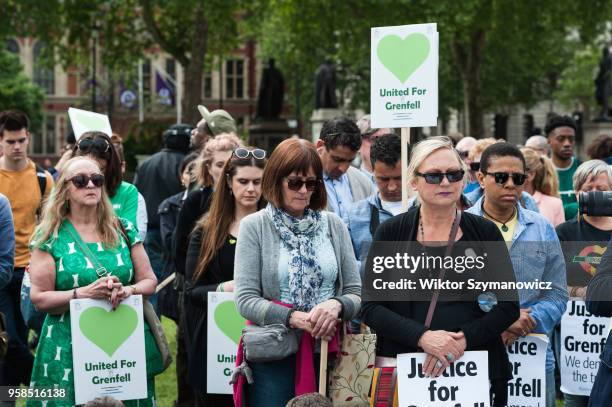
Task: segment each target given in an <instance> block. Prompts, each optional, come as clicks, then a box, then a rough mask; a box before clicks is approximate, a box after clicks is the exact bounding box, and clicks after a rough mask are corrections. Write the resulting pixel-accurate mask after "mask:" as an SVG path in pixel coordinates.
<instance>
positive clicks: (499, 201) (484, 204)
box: [468, 142, 568, 407]
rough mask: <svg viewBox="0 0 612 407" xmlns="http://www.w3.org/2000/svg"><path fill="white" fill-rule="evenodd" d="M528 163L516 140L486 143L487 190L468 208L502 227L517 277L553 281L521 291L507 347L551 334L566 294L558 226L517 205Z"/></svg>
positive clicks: (551, 384)
mask: <svg viewBox="0 0 612 407" xmlns="http://www.w3.org/2000/svg"><path fill="white" fill-rule="evenodd" d="M534 154H535V153H534ZM538 162H539V160H538ZM528 168H529V167H528V165H527V164H526V162H525V158H524V157H523V154H522V153H521V150H519V149H518V147H516V146H515V145H513V144H510V143H505V142H503V143H496V144H493V145H491V146H489V147H487V148H486V149H485V150H484V151H483V153H482V158H481V160H480V172H479V173H478V181H479V182H480V185H481V187H482V189H483V191H484V194H483V196H482V197H481V198H480V199H479V200H478V201H477V202H476V203H475V204H474V205H473V206H472V207H471V208H470V209H469V210H468V212H470V213H473V214H474V215H478V216H484V217H485V218H487V219H489V220H491V221H493V222H494V223H495V225H496V226H497V227H498V228H499V230H500V232H501V234H502V236H503V237H504V240H505V241H506V242H507V243H508V245H509V252H510V257H511V259H512V265H513V268H514V274H515V275H516V280H517V281H519V282H533V281H541V282H544V283H546V284H549V285H550V287H548V288H546V289H537V288H536V289H529V290H520V291H519V299H520V304H521V311H520V317H519V318H518V319H517V320H516V321H515V322H514V323H513V324H512V325H511V326H509V327H508V328H507V329H506V330H505V331H504V333H503V334H502V339H503V341H504V343H505V344H506V346H509V345H511V344H512V343H513V342H514V341H516V340H517V339H519V338H521V337H524V336H526V335H528V334H530V333H532V332H533V333H536V334H543V335H547V336H549V337H550V336H551V335H552V332H553V329H554V327H555V325H557V324H558V323H559V321H560V320H561V316H562V315H563V313H564V312H565V308H566V306H567V299H568V295H567V290H566V278H565V260H564V259H563V252H562V251H561V245H560V244H559V239H558V238H557V235H556V234H555V229H554V228H553V226H552V224H551V223H550V222H549V221H548V220H547V219H546V218H545V217H544V216H542V215H541V214H539V213H536V212H533V211H530V210H528V209H524V208H523V207H522V206H521V205H519V197H520V196H521V192H522V191H523V188H524V187H525V185H526V183H527V180H528V179H529V175H528ZM561 213H563V208H561ZM551 345H552V340H550V341H549V342H548V349H547V354H546V393H545V394H546V406H548V407H554V406H555V373H554V369H555V357H554V355H553V351H552V346H551Z"/></svg>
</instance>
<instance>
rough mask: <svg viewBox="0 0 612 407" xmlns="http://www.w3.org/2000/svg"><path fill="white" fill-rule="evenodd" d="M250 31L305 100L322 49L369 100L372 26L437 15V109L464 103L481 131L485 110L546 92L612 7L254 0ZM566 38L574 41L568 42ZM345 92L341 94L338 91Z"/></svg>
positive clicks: (556, 1) (567, 1)
mask: <svg viewBox="0 0 612 407" xmlns="http://www.w3.org/2000/svg"><path fill="white" fill-rule="evenodd" d="M251 13H252V15H253V16H256V17H257V18H253V19H252V20H251V21H252V22H253V24H252V26H251V32H252V33H253V35H255V36H256V38H257V39H258V40H259V42H260V43H261V52H262V56H264V57H268V56H275V57H276V58H277V59H278V61H279V64H278V65H279V67H280V68H281V69H283V70H284V71H285V72H287V73H289V74H290V75H291V78H288V83H289V84H290V87H291V89H290V93H291V94H292V95H294V96H293V97H295V94H296V93H297V92H299V93H300V95H301V98H300V99H301V103H302V105H303V106H305V107H306V108H305V109H304V112H303V118H306V116H307V114H309V111H310V109H311V108H312V99H313V98H312V93H313V73H314V70H315V69H316V67H317V66H318V65H319V64H320V63H321V62H322V61H323V60H324V58H325V57H330V58H332V59H333V60H334V61H335V62H336V63H337V64H338V66H339V69H340V73H341V75H342V80H341V86H340V88H341V89H343V88H344V89H351V90H352V94H351V99H350V105H348V106H345V107H347V108H351V107H361V108H364V109H365V110H366V111H367V110H369V84H370V72H369V64H370V61H369V58H370V28H371V27H376V26H392V25H404V24H416V23H425V22H436V23H437V24H438V31H439V33H440V68H439V99H440V103H439V106H440V115H441V116H442V117H444V116H445V115H446V113H447V112H448V109H450V108H455V109H458V110H460V111H463V112H464V116H465V117H466V119H467V122H468V123H469V132H470V133H471V135H474V136H483V135H485V134H486V130H485V128H484V125H483V122H482V117H483V113H484V112H486V111H496V110H497V111H500V110H501V111H503V110H505V109H509V107H511V106H514V105H517V104H519V105H523V106H525V107H527V108H528V107H530V106H532V105H533V104H535V103H536V102H537V101H539V100H542V99H550V98H552V97H553V94H554V92H555V90H556V89H557V86H558V84H559V78H560V77H561V75H562V73H563V71H564V70H565V69H566V68H567V66H568V65H569V64H568V63H569V62H570V61H571V60H572V59H573V58H574V52H575V51H576V47H575V46H568V38H570V37H572V36H574V37H576V38H577V42H578V43H579V44H583V45H584V43H585V42H588V41H590V39H592V38H593V37H594V36H597V35H598V34H599V33H601V32H602V30H604V27H605V24H606V22H607V21H609V20H610V19H611V17H612V3H611V2H609V1H605V0H593V1H586V0H542V1H539V2H532V1H528V0H517V1H508V0H463V1H454V0H439V1H435V2H432V1H428V0H395V1H392V0H347V1H343V2H333V1H330V0H310V1H308V2H303V1H300V0H267V1H266V0H258V1H256V2H254V3H253V5H252V7H251ZM570 45H571V44H570ZM341 102H343V100H341Z"/></svg>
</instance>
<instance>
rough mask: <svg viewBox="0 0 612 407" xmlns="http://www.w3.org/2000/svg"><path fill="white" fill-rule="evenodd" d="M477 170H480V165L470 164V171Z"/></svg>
mask: <svg viewBox="0 0 612 407" xmlns="http://www.w3.org/2000/svg"><path fill="white" fill-rule="evenodd" d="M479 169H480V163H474V162H471V163H470V170H472V171H478V170H479Z"/></svg>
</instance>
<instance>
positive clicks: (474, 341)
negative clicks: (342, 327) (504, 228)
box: [362, 207, 519, 380]
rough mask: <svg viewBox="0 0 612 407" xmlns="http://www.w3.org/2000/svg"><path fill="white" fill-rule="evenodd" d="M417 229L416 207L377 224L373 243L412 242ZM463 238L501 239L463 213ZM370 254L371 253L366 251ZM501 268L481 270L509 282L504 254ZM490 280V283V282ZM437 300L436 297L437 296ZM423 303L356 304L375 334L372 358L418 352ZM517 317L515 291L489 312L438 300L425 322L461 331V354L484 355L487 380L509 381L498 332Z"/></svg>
mask: <svg viewBox="0 0 612 407" xmlns="http://www.w3.org/2000/svg"><path fill="white" fill-rule="evenodd" d="M418 225H419V208H418V207H417V208H412V209H410V210H409V211H408V212H406V213H404V214H401V215H398V216H395V217H393V218H391V219H389V220H387V221H386V222H384V223H383V224H381V225H380V226H379V228H378V229H377V231H376V234H375V235H374V239H373V240H374V241H387V242H391V241H415V240H416V237H417V231H418ZM460 228H461V231H462V232H463V236H462V238H461V240H460V241H503V237H502V235H501V233H500V232H499V230H498V229H497V227H496V226H495V225H494V224H493V223H492V222H490V221H489V220H486V219H484V218H482V217H479V216H476V215H472V214H470V213H465V212H464V213H463V215H462V217H461V223H460ZM370 254H372V252H370ZM497 261H498V262H499V263H501V262H504V263H505V264H504V266H503V267H499V268H497V267H495V270H491V267H488V268H487V270H486V271H485V272H490V273H499V272H500V270H505V271H503V272H504V273H505V274H507V275H505V276H503V277H501V276H497V278H495V279H494V280H495V281H515V277H514V273H513V272H512V265H511V262H510V256H509V255H507V256H506V258H505V259H498V260H497ZM492 280H493V279H492ZM441 297H442V294H441ZM428 307H429V303H428V302H424V301H421V302H417V301H376V302H374V301H369V302H364V303H363V305H362V318H363V322H364V323H366V324H367V325H368V326H370V327H372V329H374V330H375V331H376V334H377V335H378V336H377V339H378V346H377V348H378V350H377V355H379V356H389V357H395V356H397V354H399V353H409V352H418V351H419V349H418V345H417V344H418V341H419V339H420V337H421V336H422V335H423V333H424V332H425V326H424V323H425V317H426V315H427V309H428ZM518 318H519V302H518V293H517V295H516V300H515V301H507V302H502V301H500V302H499V303H498V305H497V306H495V307H494V308H493V309H492V310H491V311H490V312H488V313H485V312H484V311H482V310H481V309H480V308H479V307H478V304H477V302H476V301H472V302H465V301H461V302H459V301H452V302H447V301H443V300H440V301H438V303H437V306H436V309H435V312H434V316H433V319H432V322H431V329H433V330H439V329H442V330H447V331H454V332H458V331H463V333H464V334H465V338H466V342H467V349H466V350H487V351H488V352H489V377H490V379H491V380H494V379H509V378H511V377H512V374H511V369H510V363H509V361H508V355H507V353H506V348H505V347H504V344H503V342H502V340H501V334H502V332H503V331H504V330H506V328H508V327H509V326H510V325H512V324H513V323H514V322H515V321H516V320H517V319H518Z"/></svg>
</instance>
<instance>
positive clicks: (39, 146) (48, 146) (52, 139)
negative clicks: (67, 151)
mask: <svg viewBox="0 0 612 407" xmlns="http://www.w3.org/2000/svg"><path fill="white" fill-rule="evenodd" d="M56 141H57V140H56V128H55V116H45V117H44V120H43V125H42V126H41V128H40V131H37V132H34V133H32V138H31V141H30V144H31V147H30V148H31V149H32V153H33V154H41V155H55V154H56V153H57V149H56V146H55V144H56Z"/></svg>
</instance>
